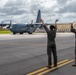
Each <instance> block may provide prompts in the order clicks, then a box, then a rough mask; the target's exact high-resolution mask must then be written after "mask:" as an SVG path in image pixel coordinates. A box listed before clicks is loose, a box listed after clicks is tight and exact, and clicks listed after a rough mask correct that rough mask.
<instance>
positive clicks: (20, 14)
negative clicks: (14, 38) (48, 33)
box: [0, 0, 76, 23]
mask: <svg viewBox="0 0 76 75" xmlns="http://www.w3.org/2000/svg"><path fill="white" fill-rule="evenodd" d="M39 9H40V10H41V15H42V19H43V20H44V21H45V22H46V23H54V21H55V19H59V22H63V23H65V22H76V0H0V22H1V21H3V20H5V21H6V20H12V21H15V22H18V23H30V22H31V20H34V22H35V20H36V17H37V12H38V10H39Z"/></svg>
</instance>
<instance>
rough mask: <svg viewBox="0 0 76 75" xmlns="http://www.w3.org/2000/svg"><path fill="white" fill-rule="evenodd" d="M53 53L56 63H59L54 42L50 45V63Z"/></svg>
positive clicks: (49, 63)
mask: <svg viewBox="0 0 76 75" xmlns="http://www.w3.org/2000/svg"><path fill="white" fill-rule="evenodd" d="M52 54H53V58H54V65H57V52H56V45H55V44H53V45H51V46H49V47H48V65H51V64H52V59H51V58H52Z"/></svg>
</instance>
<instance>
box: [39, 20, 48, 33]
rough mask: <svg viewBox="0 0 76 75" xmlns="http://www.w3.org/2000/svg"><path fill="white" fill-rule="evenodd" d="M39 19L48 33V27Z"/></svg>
mask: <svg viewBox="0 0 76 75" xmlns="http://www.w3.org/2000/svg"><path fill="white" fill-rule="evenodd" d="M40 20H41V23H42V25H43V27H44V29H45V30H46V32H47V33H49V29H48V28H47V26H45V25H44V21H43V20H42V19H40Z"/></svg>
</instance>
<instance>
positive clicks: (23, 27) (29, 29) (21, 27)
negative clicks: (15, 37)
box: [0, 10, 41, 34]
mask: <svg viewBox="0 0 76 75" xmlns="http://www.w3.org/2000/svg"><path fill="white" fill-rule="evenodd" d="M40 18H41V11H40V10H38V14H37V19H36V22H35V23H34V24H33V23H31V24H12V21H10V24H8V27H7V29H9V30H10V31H11V32H13V34H16V33H20V34H23V33H25V32H26V33H28V34H32V33H33V32H34V31H35V30H36V29H37V28H39V27H40V26H41V22H40ZM0 25H1V26H3V24H0ZM5 25H7V24H5Z"/></svg>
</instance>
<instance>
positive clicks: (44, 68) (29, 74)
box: [26, 59, 69, 75]
mask: <svg viewBox="0 0 76 75" xmlns="http://www.w3.org/2000/svg"><path fill="white" fill-rule="evenodd" d="M68 60H69V59H66V60H63V61H60V62H58V63H57V64H58V65H59V64H62V63H64V62H67V61H68ZM52 66H53V65H52ZM46 69H48V68H47V67H43V68H41V69H38V70H36V71H34V72H31V73H28V74H26V75H33V74H36V73H38V72H41V71H44V70H46Z"/></svg>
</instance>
